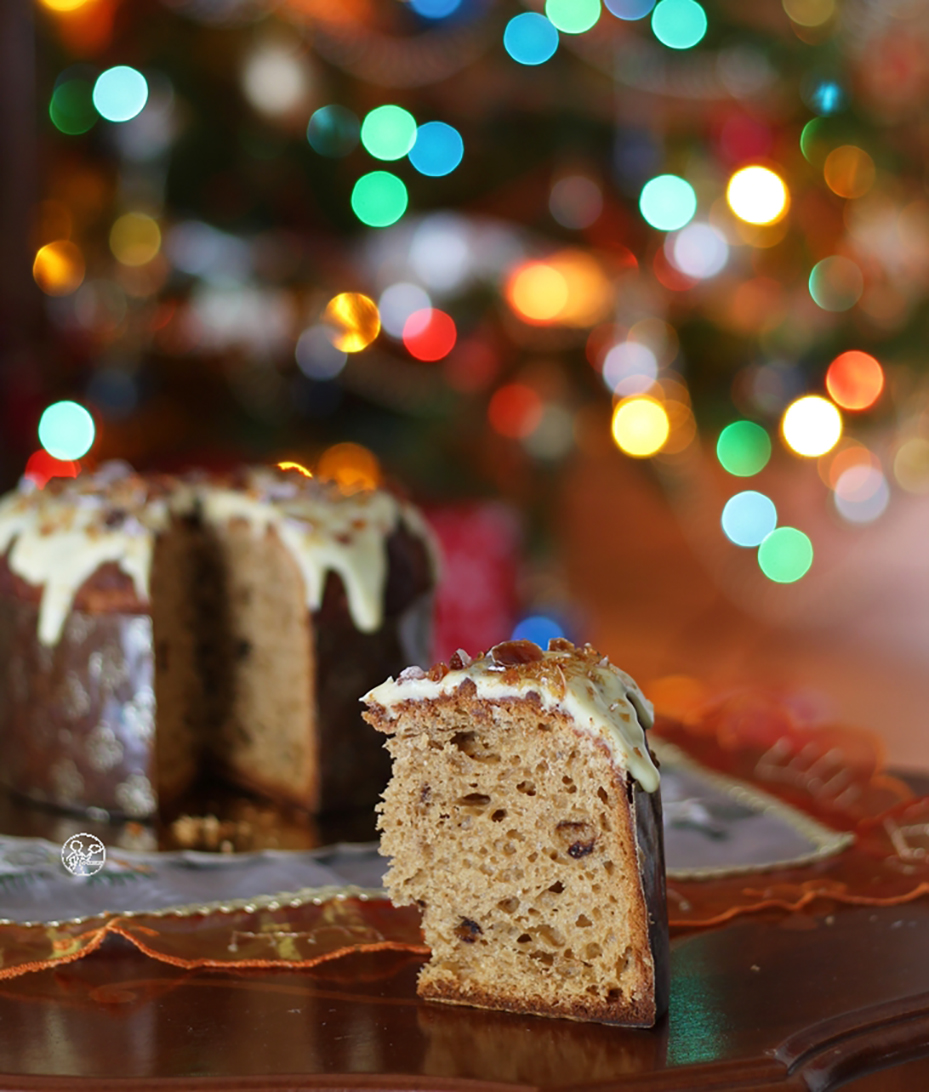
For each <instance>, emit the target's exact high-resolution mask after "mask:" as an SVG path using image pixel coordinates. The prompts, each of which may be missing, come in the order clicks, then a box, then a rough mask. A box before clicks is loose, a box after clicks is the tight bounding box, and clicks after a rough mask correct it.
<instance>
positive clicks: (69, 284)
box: [32, 239, 85, 296]
mask: <svg viewBox="0 0 929 1092" xmlns="http://www.w3.org/2000/svg"><path fill="white" fill-rule="evenodd" d="M84 268H85V267H84V255H83V254H82V253H81V252H80V250H79V249H78V247H77V246H75V244H74V243H72V242H70V241H69V240H67V239H56V240H55V242H53V243H46V244H45V246H43V247H40V248H39V251H38V253H37V254H36V256H35V261H34V262H33V263H32V275H33V277H35V283H36V284H37V285H38V286H39V288H41V289H42V291H43V292H44V293H45V294H46V296H70V295H71V293H72V292H74V291H76V290H77V289H78V288H79V287H80V285H81V282H82V281H83V280H84Z"/></svg>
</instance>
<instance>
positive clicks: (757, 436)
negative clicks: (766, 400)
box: [716, 421, 771, 478]
mask: <svg viewBox="0 0 929 1092" xmlns="http://www.w3.org/2000/svg"><path fill="white" fill-rule="evenodd" d="M716 457H717V459H719V463H720V466H722V468H723V469H724V470H727V471H728V472H729V473H730V474H732V475H734V476H735V477H737V478H751V477H753V476H754V475H755V474H758V473H759V472H760V471H762V470H764V468H765V467H766V466H767V464H768V460H769V459H770V458H771V437H770V436H769V435H768V433H767V432H766V430H765V429H763V428H762V427H761V425H757V424H755V422H754V421H733V422H732V424H731V425H726V427H725V428H724V429H723V430H722V432H721V433H720V434H719V439H718V440H717V441H716Z"/></svg>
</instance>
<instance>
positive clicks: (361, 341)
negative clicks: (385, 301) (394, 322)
mask: <svg viewBox="0 0 929 1092" xmlns="http://www.w3.org/2000/svg"><path fill="white" fill-rule="evenodd" d="M323 323H324V324H325V325H326V326H328V327H329V337H330V340H331V341H332V344H333V345H334V346H335V347H336V348H337V349H340V350H341V351H342V352H343V353H360V352H361V350H362V349H367V347H368V346H369V345H370V344H371V342H372V341H374V339H375V338H376V337H377V335H378V334H379V333H380V332H381V313H380V311H378V309H377V304H376V303H375V302H374V300H372V299H370V298H369V297H368V296H364V295H362V294H361V292H340V293H339V294H338V295H337V296H333V298H332V299H331V300H330V301H329V303H328V304H327V306H326V310H325V312H324V313H323Z"/></svg>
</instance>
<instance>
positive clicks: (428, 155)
mask: <svg viewBox="0 0 929 1092" xmlns="http://www.w3.org/2000/svg"><path fill="white" fill-rule="evenodd" d="M409 154H410V162H411V163H412V164H413V166H414V167H415V168H416V170H418V171H419V173H420V174H424V175H427V176H428V177H429V178H441V177H443V176H444V175H446V174H451V173H452V171H453V170H454V169H455V168H456V167H457V166H458V164H459V163H460V162H461V160H462V157H463V156H464V141H463V140H462V139H461V133H459V132H458V130H457V129H456V128H455V127H454V126H453V125H447V124H446V123H445V122H444V121H427V122H426V124H425V125H420V126H419V128H418V129H417V130H416V138H415V142H414V144H413V147H412V148H411V149H410V153H409Z"/></svg>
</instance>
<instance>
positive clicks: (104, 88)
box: [93, 64, 148, 121]
mask: <svg viewBox="0 0 929 1092" xmlns="http://www.w3.org/2000/svg"><path fill="white" fill-rule="evenodd" d="M147 102H148V81H147V80H146V79H145V77H144V76H143V75H142V73H141V72H139V71H137V70H136V69H135V68H130V67H129V66H128V65H124V64H121V65H117V66H116V67H115V68H108V69H107V70H106V71H105V72H101V73H100V75H99V76H98V77H97V82H96V83H95V84H94V90H93V103H94V106H95V107H96V108H97V113H98V114H99V115H100V117H102V118H106V120H107V121H131V120H132V119H133V118H134V117H136V116H137V115H138V114H141V112H142V109H143V108H144V106H145V104H146V103H147Z"/></svg>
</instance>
